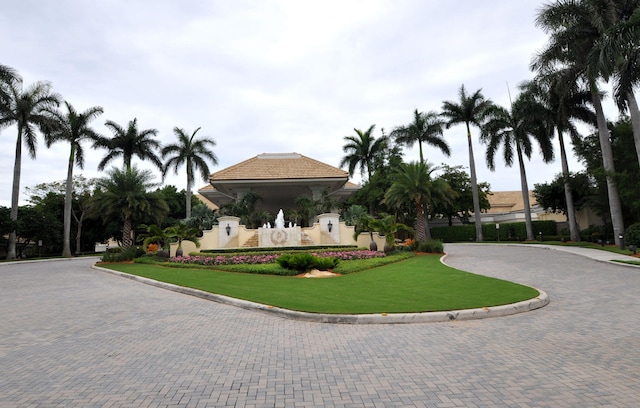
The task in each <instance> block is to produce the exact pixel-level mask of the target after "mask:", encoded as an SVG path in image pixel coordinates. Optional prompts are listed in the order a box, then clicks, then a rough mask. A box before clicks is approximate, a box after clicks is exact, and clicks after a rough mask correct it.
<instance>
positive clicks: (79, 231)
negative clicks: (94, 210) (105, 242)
mask: <svg viewBox="0 0 640 408" xmlns="http://www.w3.org/2000/svg"><path fill="white" fill-rule="evenodd" d="M83 220H84V211H83V212H82V214H81V215H80V218H79V219H78V220H77V221H78V229H77V232H76V254H80V252H82V221H83Z"/></svg>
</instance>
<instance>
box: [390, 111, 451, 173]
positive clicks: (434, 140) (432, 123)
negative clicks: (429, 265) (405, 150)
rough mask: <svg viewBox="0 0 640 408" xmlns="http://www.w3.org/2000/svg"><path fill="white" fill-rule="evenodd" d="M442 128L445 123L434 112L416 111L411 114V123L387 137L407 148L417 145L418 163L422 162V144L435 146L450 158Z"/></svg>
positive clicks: (400, 127)
mask: <svg viewBox="0 0 640 408" xmlns="http://www.w3.org/2000/svg"><path fill="white" fill-rule="evenodd" d="M444 126H445V122H444V121H443V120H442V119H441V118H440V116H439V115H438V114H437V113H436V112H433V111H431V112H418V110H417V109H416V110H415V111H414V112H413V122H411V123H410V124H408V125H405V126H399V127H396V128H395V129H394V130H393V131H392V132H391V134H390V135H389V136H390V137H392V138H394V139H395V140H396V142H397V143H400V144H403V145H405V146H407V147H412V146H413V145H414V144H415V143H418V147H419V148H420V161H421V162H424V156H423V153H422V143H426V144H428V145H431V146H435V147H437V148H438V149H440V151H441V152H442V153H444V154H445V155H447V156H451V151H450V150H449V144H448V143H447V142H446V141H445V140H444V138H443V137H442V135H443V128H444Z"/></svg>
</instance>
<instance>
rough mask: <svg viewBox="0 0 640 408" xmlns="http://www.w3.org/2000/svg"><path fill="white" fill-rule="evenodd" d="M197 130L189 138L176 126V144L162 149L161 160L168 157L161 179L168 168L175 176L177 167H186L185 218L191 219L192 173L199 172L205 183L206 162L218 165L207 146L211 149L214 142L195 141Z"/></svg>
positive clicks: (210, 140) (211, 140)
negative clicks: (172, 169) (171, 168)
mask: <svg viewBox="0 0 640 408" xmlns="http://www.w3.org/2000/svg"><path fill="white" fill-rule="evenodd" d="M199 130H200V128H197V129H196V130H195V131H194V132H193V133H192V134H191V136H189V135H187V133H186V132H185V131H184V129H180V128H179V127H177V126H176V127H174V128H173V133H175V135H176V136H177V137H178V143H173V144H169V145H167V146H165V147H163V148H162V158H163V159H165V158H166V157H167V156H170V157H169V160H167V162H166V163H165V165H164V170H163V172H162V175H163V177H164V176H165V175H166V173H167V171H168V170H169V168H170V167H173V168H174V171H175V174H178V167H180V166H182V165H183V164H185V165H186V167H187V194H186V195H187V201H186V203H187V212H186V218H191V190H192V187H193V183H194V182H195V175H194V173H195V172H196V171H198V170H200V176H201V177H202V179H203V180H204V181H207V178H208V177H209V165H208V164H207V160H208V161H209V162H210V163H211V164H214V165H216V164H218V158H217V157H216V155H215V154H214V153H213V151H212V150H211V149H209V146H211V147H213V146H215V145H216V142H215V140H213V139H209V138H206V137H204V138H201V139H195V137H196V133H198V131H199Z"/></svg>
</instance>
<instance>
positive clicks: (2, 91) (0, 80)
mask: <svg viewBox="0 0 640 408" xmlns="http://www.w3.org/2000/svg"><path fill="white" fill-rule="evenodd" d="M20 81H22V78H20V75H19V74H18V71H16V70H15V69H13V68H11V67H9V66H7V65H2V64H0V113H1V112H2V111H1V109H2V108H3V107H5V106H7V105H8V104H9V99H8V98H9V95H10V92H9V87H10V86H11V85H12V84H14V83H16V82H20Z"/></svg>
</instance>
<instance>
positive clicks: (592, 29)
mask: <svg viewBox="0 0 640 408" xmlns="http://www.w3.org/2000/svg"><path fill="white" fill-rule="evenodd" d="M615 3H616V2H612V1H607V0H556V1H554V2H552V3H548V4H545V5H544V6H543V7H542V8H541V9H540V12H539V13H538V16H537V17H536V25H537V26H538V27H540V28H542V30H544V31H545V32H546V33H548V34H549V35H550V37H549V40H548V42H547V44H546V46H545V47H544V48H543V49H542V51H540V52H539V53H538V54H537V55H536V57H535V59H534V62H533V64H532V68H534V69H536V70H537V71H538V72H539V73H542V74H544V73H545V72H549V71H555V70H557V69H558V68H566V67H569V68H571V69H574V70H575V71H576V72H577V73H578V75H577V78H579V79H580V80H581V81H584V83H586V85H587V86H588V88H589V91H590V93H591V103H592V105H593V108H594V110H595V113H596V122H597V129H598V137H599V141H600V150H601V154H602V162H603V167H604V170H605V172H606V174H607V176H606V184H607V196H608V199H609V212H610V215H611V222H612V225H613V232H614V239H615V242H616V245H620V239H619V236H621V235H623V234H624V220H623V214H622V206H621V203H620V196H619V192H618V186H617V184H616V182H615V179H614V174H615V173H616V169H615V164H614V158H613V151H612V147H611V141H610V140H609V131H608V128H607V121H606V117H605V115H604V110H603V108H602V92H601V91H600V89H599V88H598V81H599V80H600V79H602V78H603V73H604V69H603V64H602V63H601V61H600V60H599V58H593V55H594V53H597V51H598V45H599V43H600V42H601V41H606V34H605V31H606V29H607V27H610V26H611V25H612V23H613V22H614V21H615V19H616V15H617V12H616V4H615Z"/></svg>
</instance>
